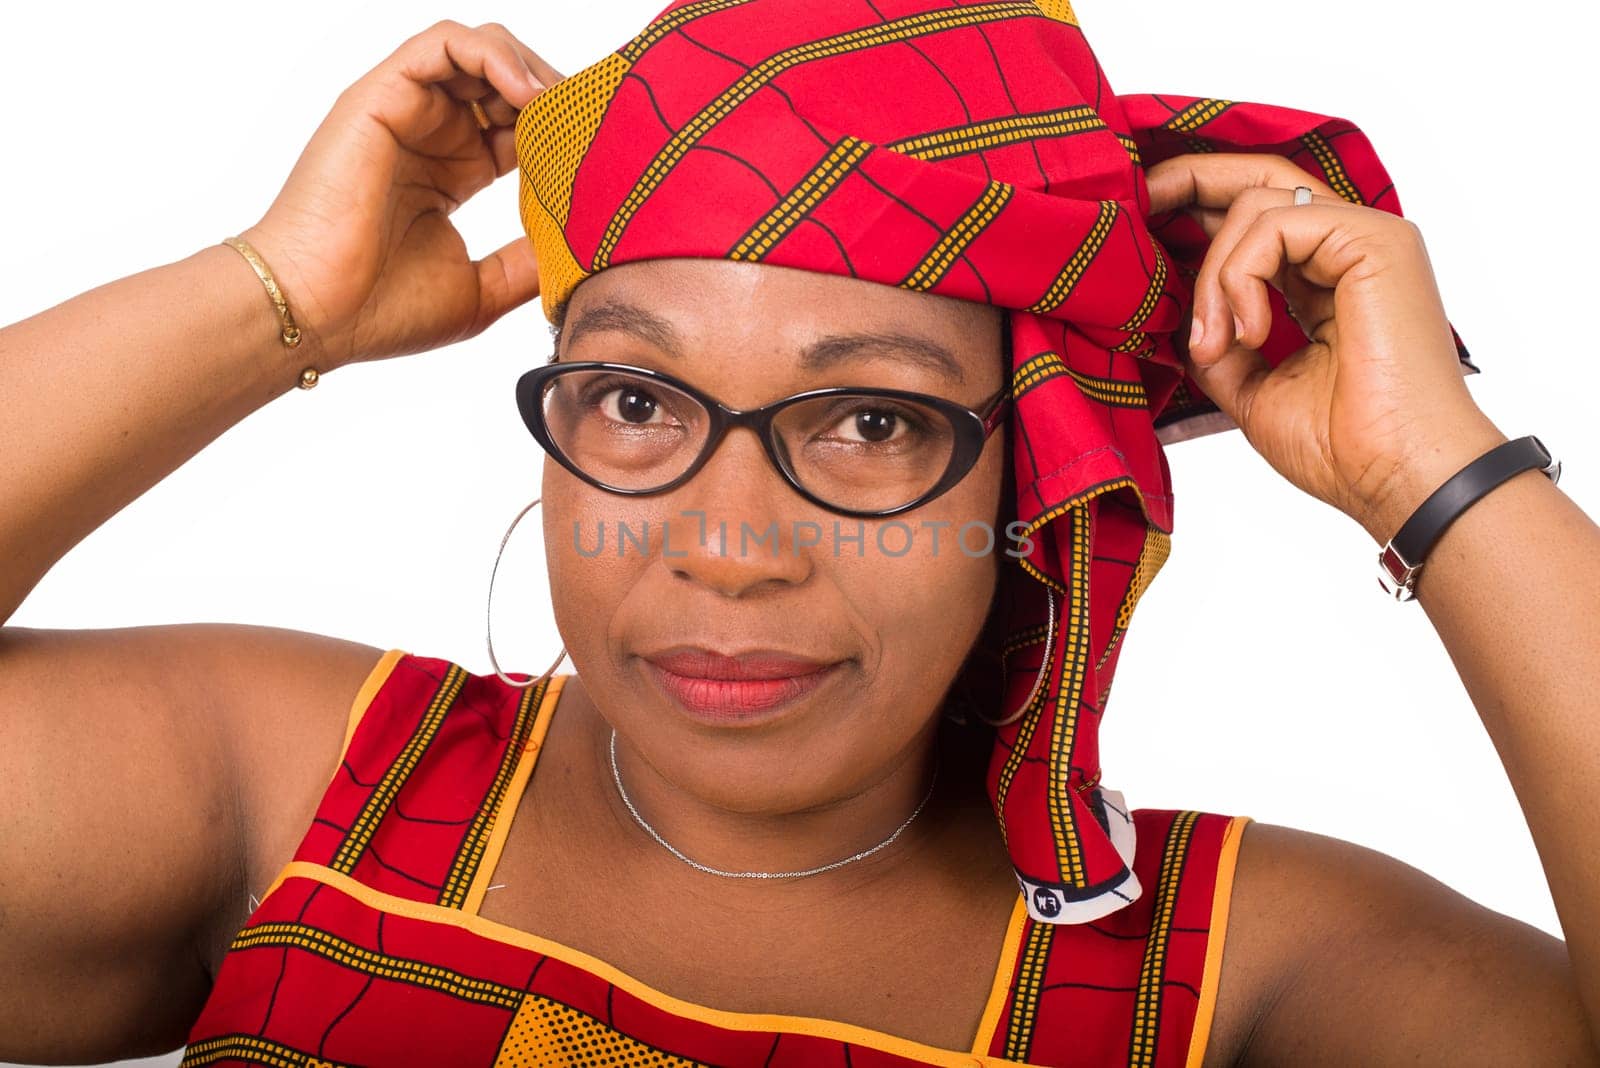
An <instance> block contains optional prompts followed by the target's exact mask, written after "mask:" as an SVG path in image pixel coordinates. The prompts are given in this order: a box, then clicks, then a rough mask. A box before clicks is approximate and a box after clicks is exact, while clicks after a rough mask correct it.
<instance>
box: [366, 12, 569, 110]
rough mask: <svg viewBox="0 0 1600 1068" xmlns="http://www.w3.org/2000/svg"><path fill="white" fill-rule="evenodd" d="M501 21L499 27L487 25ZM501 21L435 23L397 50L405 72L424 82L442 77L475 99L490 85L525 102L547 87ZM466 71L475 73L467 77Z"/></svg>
mask: <svg viewBox="0 0 1600 1068" xmlns="http://www.w3.org/2000/svg"><path fill="white" fill-rule="evenodd" d="M488 26H493V27H495V28H494V29H489V28H487V27H488ZM513 40H514V39H513V38H512V37H511V35H510V33H509V31H507V30H506V29H505V27H503V26H499V24H498V23H490V24H487V26H485V27H479V28H478V29H469V28H468V27H466V26H463V25H462V24H461V23H459V22H456V21H454V20H452V19H445V20H444V21H442V22H438V23H435V24H434V25H433V26H430V27H429V28H428V29H426V30H424V31H423V32H422V33H419V34H417V35H416V36H415V37H413V38H411V39H410V40H409V41H407V42H406V43H405V44H403V45H401V46H400V48H399V49H398V50H397V51H396V52H395V56H394V58H395V60H396V63H397V66H398V69H399V71H400V73H401V74H403V75H404V76H406V77H407V78H410V79H411V80H412V81H414V82H416V83H417V84H419V85H423V86H428V85H433V84H435V83H438V84H439V85H440V88H443V89H445V91H446V92H449V91H450V87H452V86H453V87H454V88H455V89H456V93H455V94H452V95H456V98H457V99H461V100H475V99H477V98H479V97H481V96H483V95H484V94H485V93H486V92H488V91H491V90H492V91H494V92H497V93H499V94H500V96H501V97H502V98H504V99H505V100H506V101H507V102H508V103H510V104H511V105H513V106H514V107H519V108H520V107H524V106H526V105H527V103H528V102H529V101H530V100H532V99H533V98H534V96H535V94H537V93H538V92H539V90H541V89H543V88H544V83H543V82H541V81H540V80H539V78H538V77H537V76H536V75H535V74H534V73H533V69H532V68H531V67H529V66H528V63H527V62H526V61H525V60H524V59H523V57H522V53H521V52H519V51H518V50H517V47H516V45H514V44H513V43H512V42H513ZM460 75H468V76H470V78H469V79H468V80H466V81H463V80H462V78H461V77H460Z"/></svg>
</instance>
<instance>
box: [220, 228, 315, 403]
mask: <svg viewBox="0 0 1600 1068" xmlns="http://www.w3.org/2000/svg"><path fill="white" fill-rule="evenodd" d="M222 243H223V244H224V245H227V246H228V247H230V248H233V249H236V250H237V251H238V253H239V255H241V256H243V257H244V258H245V259H246V260H247V261H248V262H249V264H250V267H251V268H252V269H253V270H254V271H255V272H256V277H258V278H260V279H261V284H262V285H264V286H266V287H267V296H268V297H269V298H271V300H272V306H273V308H274V309H276V310H277V312H278V320H279V322H280V323H282V326H283V330H282V337H283V343H284V345H285V346H286V347H287V348H291V349H293V348H298V347H299V345H300V339H301V336H302V335H301V333H300V328H299V327H298V326H296V325H295V321H294V315H293V314H292V313H291V312H290V311H289V302H288V301H287V300H285V299H284V297H283V290H281V289H279V288H278V281H277V279H275V278H273V277H272V270H271V268H269V267H268V266H267V263H266V261H265V260H263V259H262V258H261V254H260V253H259V252H257V251H256V250H255V249H254V248H253V247H251V245H250V242H248V241H246V240H245V239H244V238H242V237H225V238H223V239H222ZM320 377H321V376H320V375H319V374H318V373H317V369H316V368H315V367H307V368H306V369H305V370H303V371H301V372H300V382H299V386H300V388H301V389H310V388H311V387H312V386H315V385H316V384H317V380H318V379H319V378H320Z"/></svg>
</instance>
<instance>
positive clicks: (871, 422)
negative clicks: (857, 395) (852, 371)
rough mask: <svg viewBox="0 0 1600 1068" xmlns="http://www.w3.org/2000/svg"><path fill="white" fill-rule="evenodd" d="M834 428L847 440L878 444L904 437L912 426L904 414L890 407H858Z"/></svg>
mask: <svg viewBox="0 0 1600 1068" xmlns="http://www.w3.org/2000/svg"><path fill="white" fill-rule="evenodd" d="M834 429H835V431H836V432H837V434H838V435H839V436H840V437H842V438H844V440H846V441H861V442H867V443H869V444H873V445H878V444H882V443H884V442H887V441H894V440H896V439H897V438H900V437H903V436H904V435H905V434H906V433H909V432H910V430H911V427H910V426H909V425H908V423H907V421H906V419H905V418H904V417H903V416H901V415H900V414H899V413H898V412H895V411H893V410H891V409H889V408H858V409H857V410H855V411H853V412H851V413H850V414H849V415H847V416H845V417H844V418H843V419H841V420H839V422H838V424H837V425H836V426H835V428H834Z"/></svg>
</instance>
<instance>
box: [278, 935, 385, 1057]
mask: <svg viewBox="0 0 1600 1068" xmlns="http://www.w3.org/2000/svg"><path fill="white" fill-rule="evenodd" d="M378 923H379V924H380V925H381V924H382V923H383V917H382V916H381V915H380V916H379V917H378ZM380 930H381V927H380ZM285 952H287V950H285ZM374 978H376V977H375V976H371V975H369V976H367V981H366V982H364V983H362V984H361V989H360V990H358V991H356V996H355V997H353V998H351V999H350V1004H348V1005H346V1006H345V1007H344V1008H342V1009H340V1010H339V1015H337V1016H335V1017H334V1018H333V1019H332V1020H330V1021H329V1022H328V1026H327V1027H325V1028H323V1029H322V1038H321V1040H320V1041H318V1042H317V1056H318V1057H321V1056H322V1055H323V1050H325V1049H327V1047H328V1037H329V1036H330V1035H332V1034H333V1029H334V1028H335V1027H338V1026H339V1021H340V1020H343V1019H344V1018H345V1017H346V1016H348V1015H350V1010H351V1009H353V1008H355V1007H356V1006H357V1005H359V1004H360V1003H361V999H362V998H364V997H366V996H367V991H368V990H371V989H372V981H373V979H374Z"/></svg>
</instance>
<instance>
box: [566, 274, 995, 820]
mask: <svg viewBox="0 0 1600 1068" xmlns="http://www.w3.org/2000/svg"><path fill="white" fill-rule="evenodd" d="M824 342H826V343H827V345H826V348H824V349H819V348H818V346H819V344H821V343H824ZM819 351H821V352H826V353H828V354H830V355H832V356H833V357H834V358H833V359H831V360H829V361H827V363H826V365H825V366H824V367H822V368H821V369H816V368H817V360H816V358H815V357H816V353H818V352H819ZM807 353H810V354H811V355H812V359H811V360H809V361H806V362H803V357H804V356H805V355H806V354H807ZM1001 353H1002V340H1001V313H1000V312H999V311H998V310H997V309H995V308H992V307H989V306H987V305H981V304H974V303H970V302H965V301H957V300H952V299H949V298H945V297H937V296H932V295H928V294H922V293H915V292H911V291H909V290H901V289H895V288H893V287H889V286H884V285H879V284H875V283H870V282H863V281H860V280H857V279H852V278H845V277H838V276H833V275H824V274H818V273H815V272H809V271H799V270H792V269H787V268H782V267H774V266H767V265H757V264H747V263H735V262H732V261H718V260H692V259H681V260H650V261H644V262H639V263H630V264H623V265H620V266H617V267H612V268H609V269H607V270H605V271H602V272H600V273H599V274H597V275H595V276H594V277H592V278H589V279H587V280H585V281H584V282H583V283H582V284H581V285H580V286H578V288H577V289H576V291H575V292H574V294H573V296H572V298H571V300H570V302H569V306H568V308H567V313H566V317H565V322H564V329H563V333H562V338H561V344H560V350H559V359H560V360H561V362H566V363H570V362H575V361H580V360H584V361H587V360H605V361H611V362H617V363H626V364H633V365H637V366H642V367H647V368H652V369H655V370H659V371H662V372H665V373H667V374H670V375H673V376H674V377H676V378H679V379H682V380H684V381H686V382H688V383H689V384H691V385H693V386H696V387H698V388H699V389H701V390H703V391H704V392H706V393H707V394H709V395H710V396H711V397H713V398H716V399H717V400H720V401H721V402H723V403H724V404H726V405H728V406H730V407H733V408H740V409H745V408H755V407H758V406H760V405H763V404H767V403H770V402H772V401H774V400H777V399H779V398H782V397H785V396H788V395H790V394H793V393H799V392H801V391H804V390H809V389H816V388H820V387H825V386H878V387H888V388H895V389H908V390H916V391H919V392H924V393H930V394H934V395H936V396H940V397H945V398H948V399H951V400H954V401H957V402H959V403H961V404H963V405H965V406H967V407H968V408H972V409H974V410H977V409H980V408H981V406H982V402H984V401H986V400H988V399H989V398H990V397H992V396H993V395H994V394H995V393H996V392H997V391H998V390H999V389H1000V387H1001V384H1002V382H1003V381H1004V380H1005V379H1004V373H1003V368H1002V358H1001ZM946 360H947V361H948V364H949V366H942V364H944V362H945V361H946ZM613 397H615V394H613ZM607 410H608V411H611V413H612V415H613V416H615V415H616V414H617V413H618V412H619V411H620V409H617V407H616V405H615V404H613V405H612V406H611V408H610V409H607ZM847 432H848V431H847ZM1005 439H1006V434H1005V433H1004V432H1002V431H997V432H995V433H994V434H993V435H991V436H990V438H989V440H988V441H987V442H986V443H985V446H984V449H983V452H982V455H981V456H980V458H979V460H978V462H977V464H976V465H975V466H974V467H973V468H972V470H971V471H970V472H969V473H968V474H967V475H966V477H965V478H964V479H962V481H961V482H960V483H958V484H957V485H956V486H955V487H954V488H953V489H951V490H950V491H948V492H946V493H945V494H943V495H942V496H940V497H938V498H936V499H935V500H933V501H930V502H928V503H926V504H924V505H922V506H920V507H918V508H915V509H913V510H911V511H908V512H903V513H901V514H900V515H898V516H894V517H891V519H888V520H873V519H857V518H856V517H851V516H844V515H840V514H838V513H836V512H832V511H830V510H828V509H826V508H823V507H820V506H818V505H815V504H812V503H811V502H809V501H807V500H805V499H804V498H802V497H801V496H800V495H799V494H797V493H796V492H795V491H794V490H793V489H792V488H791V487H790V486H789V485H788V484H787V483H786V482H785V481H784V480H783V478H782V476H780V475H779V474H778V472H777V471H776V470H774V469H773V468H772V466H771V464H770V463H769V461H768V459H767V456H766V453H765V452H764V450H763V448H762V446H761V443H760V441H759V440H758V439H757V437H756V436H755V434H754V433H753V432H751V431H749V430H745V429H739V428H736V429H733V430H730V431H729V432H728V434H727V436H726V437H725V438H724V439H723V440H722V443H721V445H720V446H719V447H718V448H717V449H716V451H715V452H714V453H713V454H712V456H711V457H710V458H709V459H708V460H707V462H706V463H705V465H704V466H703V467H702V468H701V469H700V471H699V472H698V473H697V474H696V475H695V476H694V477H693V478H691V479H690V480H689V481H688V482H686V483H684V484H683V485H681V486H679V487H678V488H676V489H674V490H671V491H668V492H666V493H661V494H657V495H652V496H633V497H628V496H619V495H616V494H611V493H607V492H605V491H603V490H599V489H596V488H594V487H592V486H589V485H588V484H586V483H585V482H583V481H582V480H580V479H578V478H576V477H575V476H573V475H572V474H571V473H570V472H568V471H567V470H565V469H564V468H563V467H561V466H560V465H559V464H557V463H554V462H547V463H546V464H545V466H544V492H543V512H544V516H543V522H544V531H545V542H546V546H547V552H548V555H549V560H550V572H551V591H552V597H553V599H554V608H555V615H556V622H557V626H558V628H559V630H560V632H561V635H562V638H563V639H564V641H565V643H566V647H567V649H568V651H569V653H570V655H571V658H572V662H573V664H574V667H575V668H576V669H577V671H578V673H579V675H580V677H581V678H582V680H583V687H584V689H585V691H586V692H587V693H588V696H589V698H590V699H591V700H592V701H593V703H594V705H595V707H596V708H597V709H598V710H599V712H600V714H601V715H602V716H603V717H604V718H605V719H606V720H607V721H609V723H610V725H611V726H612V727H615V728H616V730H617V732H618V735H619V738H620V739H623V740H625V741H626V743H627V744H628V745H629V746H630V747H631V748H633V749H634V750H636V751H637V752H638V753H639V754H640V755H641V756H642V758H643V759H644V760H645V761H647V762H648V763H649V764H650V765H651V766H652V767H653V768H654V769H655V770H656V771H657V772H658V773H659V774H660V775H661V776H663V777H664V778H665V779H667V780H668V781H669V782H671V783H672V784H673V785H674V786H676V787H677V788H678V789H680V790H683V791H686V792H687V793H689V794H691V795H693V796H695V797H698V798H700V799H701V800H703V801H704V802H706V803H707V804H711V805H714V806H718V807H721V808H724V809H727V810H730V811H738V812H746V813H758V812H759V813H766V812H773V813H776V812H785V811H794V810H798V809H804V808H810V807H813V806H818V805H823V804H827V803H829V802H832V801H835V800H838V799H840V798H844V797H848V796H850V795H853V794H855V793H858V792H860V791H861V790H863V789H866V788H867V787H869V786H872V785H873V784H875V783H877V782H878V781H880V780H882V779H883V778H884V776H885V775H887V774H888V773H889V772H890V771H891V770H893V769H894V768H895V767H897V766H898V765H900V764H901V763H903V762H904V761H905V760H906V759H907V758H908V757H909V756H910V755H911V754H912V753H913V752H915V751H920V750H921V749H924V748H925V747H926V746H927V745H928V744H930V743H931V740H932V732H933V731H934V730H935V729H936V728H937V725H938V713H939V709H940V708H941V705H942V702H943V699H944V696H945V693H946V691H947V690H948V688H949V687H950V685H951V683H952V681H953V680H954V678H955V676H956V673H957V671H958V670H959V668H960V667H961V664H962V661H963V660H964V658H965V657H966V654H967V652H968V651H969V649H970V648H971V646H972V644H973V642H974V641H975V640H976V638H977V636H978V633H979V630H980V629H981V627H982V624H983V621H984V618H985V616H986V614H987V611H988V608H989V604H990V600H991V598H992V596H993V594H994V590H995V583H996V577H997V560H996V555H995V554H996V553H998V552H1000V551H1003V549H1004V548H1005V546H1006V543H1005V541H1004V531H1003V530H1001V529H1000V528H999V527H998V525H997V524H998V522H999V519H1000V516H999V509H1000V504H1001V493H1002V473H1003V470H1004V467H1003V465H1004V463H1005V445H1004V442H1005ZM974 521H976V522H978V523H981V524H986V525H988V526H989V528H990V529H993V530H994V533H995V538H994V544H993V546H992V548H989V549H988V551H982V550H984V549H985V544H984V543H985V541H986V539H985V537H984V536H983V531H982V530H981V529H979V530H969V531H968V537H967V541H966V547H965V548H963V546H962V545H961V544H960V543H958V541H957V534H958V532H959V531H960V530H961V527H962V525H963V524H966V523H970V522H974ZM836 523H837V524H838V530H839V537H838V538H836V537H835V524H836ZM858 523H859V524H860V526H859V528H858V526H857V524H858ZM891 523H893V524H897V525H896V527H895V529H893V530H884V531H883V532H882V533H883V542H882V546H884V547H886V548H887V550H888V551H887V552H886V551H883V549H882V548H880V542H879V539H878V534H879V529H880V528H881V527H884V526H885V525H886V524H891ZM602 524H603V525H604V531H603V535H602V530H601V525H602ZM773 524H776V531H777V538H776V542H774V541H773V540H772V539H771V538H770V537H769V538H768V539H767V540H766V541H765V542H762V541H759V540H756V535H759V534H761V533H763V532H768V531H769V530H771V529H772V527H773ZM902 525H903V527H905V528H909V530H910V534H911V536H910V538H909V548H908V549H907V548H906V546H907V542H908V538H907V536H906V531H905V530H904V529H901V526H902ZM619 526H625V527H627V528H628V529H629V530H630V531H632V532H633V534H634V536H635V538H636V539H638V538H639V536H640V535H641V534H643V533H646V532H647V538H646V539H645V542H646V544H645V547H641V546H640V545H639V544H638V541H637V540H635V541H628V542H625V543H623V542H621V540H620V539H619V538H618V527H619ZM858 529H859V530H860V532H861V533H862V535H863V536H862V537H861V539H860V540H859V541H858V540H856V539H855V534H856V533H857V531H858ZM742 530H748V531H750V532H751V535H750V536H749V537H748V539H746V538H741V536H740V534H739V532H740V531H742ZM723 531H726V535H725V536H724V535H723V533H722V532H723ZM663 535H664V536H665V539H666V541H665V545H663ZM602 539H603V540H602ZM808 542H815V544H807V543H808ZM619 543H620V544H622V545H623V549H622V551H621V552H620V553H619V551H618V546H619ZM597 544H598V545H601V546H602V551H600V552H599V553H598V554H596V553H595V551H594V550H595V548H596V546H597ZM664 549H665V550H666V551H664ZM580 550H581V551H580ZM694 649H700V650H707V651H710V652H713V653H721V654H726V655H734V656H737V655H741V654H745V653H749V652H752V651H765V652H769V653H777V654H784V655H788V656H792V657H798V658H802V659H805V660H810V661H815V662H818V663H819V664H824V665H833V667H831V668H830V669H829V670H827V671H826V672H825V673H824V674H823V675H822V676H821V678H822V680H823V681H821V683H820V684H819V685H816V686H814V687H813V688H812V689H810V690H809V691H807V692H805V693H804V694H803V696H800V697H799V698H797V699H794V700H792V701H790V702H788V703H786V704H784V705H783V706H782V707H781V709H780V710H778V711H777V712H775V713H768V714H767V715H766V716H765V717H763V718H761V719H758V720H755V721H750V720H741V721H737V722H710V721H708V720H707V719H706V718H704V717H702V716H699V715H695V714H691V712H690V711H689V709H688V707H687V706H686V705H685V704H684V703H681V702H680V701H679V699H678V698H676V697H675V696H674V695H673V690H672V686H673V683H674V681H675V680H674V679H673V677H672V675H673V674H675V673H669V674H663V673H662V671H661V669H660V667H659V666H658V665H657V664H656V661H658V660H661V659H663V658H664V657H665V655H666V654H669V653H673V652H678V653H682V652H684V651H686V650H694ZM676 666H678V667H680V668H681V667H682V665H681V662H680V663H678V664H677V665H676ZM679 684H680V685H681V683H679Z"/></svg>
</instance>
